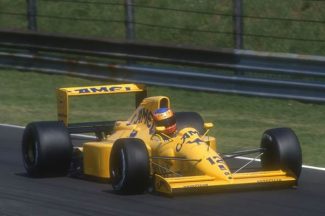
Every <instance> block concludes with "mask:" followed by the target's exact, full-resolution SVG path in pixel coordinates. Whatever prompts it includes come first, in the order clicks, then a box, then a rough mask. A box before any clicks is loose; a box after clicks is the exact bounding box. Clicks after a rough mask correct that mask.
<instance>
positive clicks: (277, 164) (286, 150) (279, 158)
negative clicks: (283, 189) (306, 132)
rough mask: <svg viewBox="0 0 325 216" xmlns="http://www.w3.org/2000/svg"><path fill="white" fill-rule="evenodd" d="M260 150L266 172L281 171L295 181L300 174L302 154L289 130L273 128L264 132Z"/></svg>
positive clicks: (295, 138)
mask: <svg viewBox="0 0 325 216" xmlns="http://www.w3.org/2000/svg"><path fill="white" fill-rule="evenodd" d="M261 148H264V150H265V152H264V154H263V155H262V157H261V163H262V167H263V168H264V169H266V170H274V169H283V170H285V171H288V172H289V173H290V174H291V175H293V176H295V177H296V178H297V179H298V178H299V176H300V173H301V166H302V154H301V147H300V144H299V140H298V138H297V136H296V134H295V133H294V131H293V130H292V129H290V128H274V129H269V130H267V131H265V132H264V134H263V136H262V141H261Z"/></svg>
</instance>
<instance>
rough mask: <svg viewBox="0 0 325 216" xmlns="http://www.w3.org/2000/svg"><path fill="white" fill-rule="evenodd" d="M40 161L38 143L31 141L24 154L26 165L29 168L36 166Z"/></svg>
mask: <svg viewBox="0 0 325 216" xmlns="http://www.w3.org/2000/svg"><path fill="white" fill-rule="evenodd" d="M37 160H38V142H37V141H36V140H29V141H28V142H27V145H26V149H25V152H24V163H25V165H26V166H27V167H31V166H35V164H36V163H37Z"/></svg>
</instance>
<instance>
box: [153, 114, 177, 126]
mask: <svg viewBox="0 0 325 216" xmlns="http://www.w3.org/2000/svg"><path fill="white" fill-rule="evenodd" d="M156 124H157V126H165V127H170V126H172V125H174V124H176V119H175V117H174V116H172V117H169V118H166V119H163V120H160V121H157V122H156Z"/></svg>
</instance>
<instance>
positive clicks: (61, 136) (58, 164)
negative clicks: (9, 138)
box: [22, 121, 73, 177]
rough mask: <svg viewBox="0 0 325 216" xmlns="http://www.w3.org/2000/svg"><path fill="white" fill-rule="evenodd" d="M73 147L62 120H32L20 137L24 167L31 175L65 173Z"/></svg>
mask: <svg viewBox="0 0 325 216" xmlns="http://www.w3.org/2000/svg"><path fill="white" fill-rule="evenodd" d="M72 151H73V147H72V144H71V140H70V136H69V133H68V130H67V128H66V127H65V125H64V124H63V122H58V121H53V122H32V123H30V124H28V125H27V126H26V129H25V131H24V134H23V139H22V156H23V162H24V167H25V169H26V171H27V173H28V175H29V176H31V177H45V176H62V175H66V174H67V172H68V170H69V166H70V163H71V157H72Z"/></svg>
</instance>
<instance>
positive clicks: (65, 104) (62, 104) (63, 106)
mask: <svg viewBox="0 0 325 216" xmlns="http://www.w3.org/2000/svg"><path fill="white" fill-rule="evenodd" d="M122 93H135V94H136V98H135V105H136V107H138V106H139V104H140V103H141V101H142V100H143V99H144V98H146V97H147V90H146V87H145V86H144V85H137V84H115V85H101V86H86V87H71V88H60V89H57V108H58V120H59V121H63V122H64V124H65V125H66V126H68V121H69V97H72V96H91V95H103V94H122Z"/></svg>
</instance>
